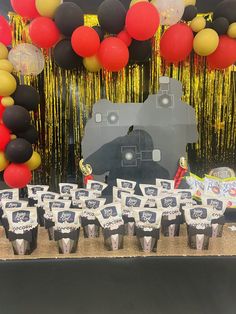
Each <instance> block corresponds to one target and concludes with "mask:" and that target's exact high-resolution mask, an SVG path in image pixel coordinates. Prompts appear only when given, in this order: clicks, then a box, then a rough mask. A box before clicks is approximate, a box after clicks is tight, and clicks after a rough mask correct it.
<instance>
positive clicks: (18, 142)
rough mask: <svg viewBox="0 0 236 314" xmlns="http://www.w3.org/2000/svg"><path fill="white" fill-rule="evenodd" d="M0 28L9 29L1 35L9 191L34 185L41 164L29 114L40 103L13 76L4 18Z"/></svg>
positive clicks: (0, 108) (3, 155)
mask: <svg viewBox="0 0 236 314" xmlns="http://www.w3.org/2000/svg"><path fill="white" fill-rule="evenodd" d="M28 12H29V11H28ZM2 21H3V23H2V24H1V22H2ZM0 24H1V27H0V28H2V29H3V28H4V29H5V32H4V33H1V32H0V95H1V96H0V171H1V172H2V171H4V174H3V177H4V181H5V183H6V184H7V185H8V186H9V187H12V188H23V187H25V186H26V184H28V183H29V182H30V181H31V178H32V173H31V171H32V170H35V169H37V168H38V167H39V166H40V164H41V158H40V156H39V154H38V153H37V152H35V151H33V147H32V144H35V143H36V142H37V140H38V133H37V131H36V129H35V128H34V126H32V125H31V124H30V123H31V118H30V113H29V111H35V110H36V109H37V106H38V104H39V102H40V99H39V94H38V92H37V91H36V90H35V89H34V88H33V87H31V86H27V85H20V84H19V80H18V79H17V77H16V76H15V75H14V74H12V72H13V69H14V64H12V63H11V62H10V61H9V60H8V59H7V58H8V57H9V53H8V49H7V47H6V45H10V44H11V28H10V26H9V25H8V23H6V21H5V19H4V18H2V17H0ZM10 54H11V51H10Z"/></svg>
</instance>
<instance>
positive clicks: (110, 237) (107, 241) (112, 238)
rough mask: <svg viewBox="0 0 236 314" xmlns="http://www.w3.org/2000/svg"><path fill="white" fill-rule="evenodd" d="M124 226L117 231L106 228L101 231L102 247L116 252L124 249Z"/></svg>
mask: <svg viewBox="0 0 236 314" xmlns="http://www.w3.org/2000/svg"><path fill="white" fill-rule="evenodd" d="M124 233H125V227H124V225H122V226H120V227H119V228H117V229H114V230H111V229H108V228H105V229H103V235H104V245H105V247H106V248H107V250H108V251H117V250H120V249H123V247H124Z"/></svg>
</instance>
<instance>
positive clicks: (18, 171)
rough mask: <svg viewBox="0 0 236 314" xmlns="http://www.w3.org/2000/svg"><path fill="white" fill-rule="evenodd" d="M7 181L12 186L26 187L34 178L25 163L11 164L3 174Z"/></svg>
mask: <svg viewBox="0 0 236 314" xmlns="http://www.w3.org/2000/svg"><path fill="white" fill-rule="evenodd" d="M3 177H4V181H5V183H6V184H7V185H8V186H9V187H11V188H18V189H21V188H24V187H25V186H26V185H27V184H28V183H30V181H31V179H32V173H31V171H30V170H29V168H28V167H27V166H26V165H25V164H10V165H9V166H8V167H7V168H6V169H5V171H4V174H3Z"/></svg>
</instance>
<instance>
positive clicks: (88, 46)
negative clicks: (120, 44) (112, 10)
mask: <svg viewBox="0 0 236 314" xmlns="http://www.w3.org/2000/svg"><path fill="white" fill-rule="evenodd" d="M71 44H72V48H73V49H74V51H75V52H76V53H77V55H79V56H81V57H91V56H93V55H95V54H96V53H97V52H98V49H99V47H100V38H99V36H98V34H97V32H96V31H95V30H94V29H93V28H91V27H88V26H80V27H78V28H76V30H75V31H74V32H73V34H72V38H71Z"/></svg>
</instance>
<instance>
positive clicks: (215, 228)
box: [212, 223, 224, 238]
mask: <svg viewBox="0 0 236 314" xmlns="http://www.w3.org/2000/svg"><path fill="white" fill-rule="evenodd" d="M223 229H224V225H221V224H215V223H213V224H212V238H221V237H222V235H223Z"/></svg>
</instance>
